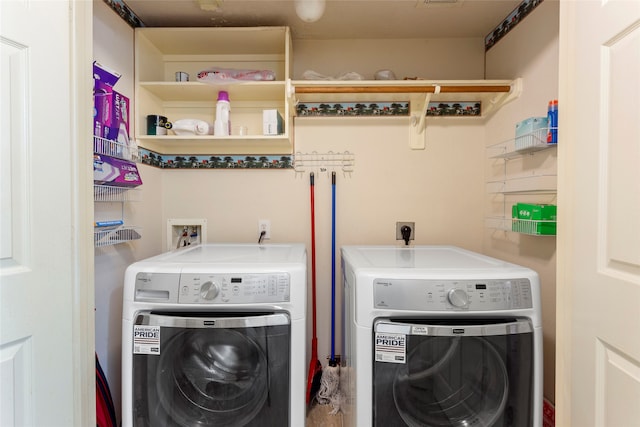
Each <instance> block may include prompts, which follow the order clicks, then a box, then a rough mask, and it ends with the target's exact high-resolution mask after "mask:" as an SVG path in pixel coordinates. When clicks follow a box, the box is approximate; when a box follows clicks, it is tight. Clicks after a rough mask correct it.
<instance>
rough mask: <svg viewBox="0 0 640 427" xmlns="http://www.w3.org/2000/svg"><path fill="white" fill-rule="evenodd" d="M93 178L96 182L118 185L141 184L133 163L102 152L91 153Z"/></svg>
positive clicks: (130, 185)
mask: <svg viewBox="0 0 640 427" xmlns="http://www.w3.org/2000/svg"><path fill="white" fill-rule="evenodd" d="M93 180H94V183H96V184H103V185H114V186H118V187H137V186H139V185H142V178H141V177H140V172H138V167H137V166H136V164H135V163H133V162H130V161H127V160H122V159H117V158H115V157H110V156H105V155H103V154H94V155H93Z"/></svg>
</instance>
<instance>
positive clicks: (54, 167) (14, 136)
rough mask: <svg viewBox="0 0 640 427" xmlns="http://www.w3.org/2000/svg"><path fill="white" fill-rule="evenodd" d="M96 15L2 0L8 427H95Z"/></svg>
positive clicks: (4, 404)
mask: <svg viewBox="0 0 640 427" xmlns="http://www.w3.org/2000/svg"><path fill="white" fill-rule="evenodd" d="M91 10H92V8H91V2H73V1H64V0H56V1H17V0H15V1H14V0H3V1H0V20H1V22H0V181H1V184H0V203H1V208H0V242H1V243H0V326H1V327H0V373H1V375H0V378H1V379H0V425H2V426H3V427H4V426H47V427H49V426H71V425H84V426H87V425H95V394H94V393H95V382H94V379H95V355H94V350H93V348H94V344H93V316H92V315H93V292H92V289H93V288H92V286H93V281H92V278H93V269H92V267H91V264H92V261H93V250H92V249H93V248H92V244H91V243H92V242H91V240H90V238H91V234H90V230H91V225H90V224H91V217H92V214H93V212H92V209H91V206H92V205H91V204H90V199H88V198H87V196H88V197H90V194H91V193H90V191H91V179H92V178H91V169H90V167H91V166H90V161H89V159H90V158H91V157H90V155H91V131H90V128H91V123H90V120H91V109H90V105H91V104H90V101H91V86H90V84H91V77H92V75H91V50H90V47H87V46H88V45H86V44H84V43H86V41H88V43H91V27H90V25H91ZM89 46H90V45H89ZM78 75H80V76H85V75H86V77H84V78H83V77H80V78H78V77H77V76H78ZM85 123H86V124H85ZM87 206H88V208H87Z"/></svg>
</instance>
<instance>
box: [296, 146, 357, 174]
mask: <svg viewBox="0 0 640 427" xmlns="http://www.w3.org/2000/svg"><path fill="white" fill-rule="evenodd" d="M355 161H356V156H355V154H353V153H350V152H348V151H345V152H343V153H334V152H333V151H329V152H327V153H317V152H315V151H314V152H312V153H301V152H297V153H296V154H295V155H294V158H293V169H294V170H295V172H296V175H297V174H304V173H306V172H315V173H318V174H320V173H324V172H326V173H327V174H329V173H331V172H340V171H341V172H342V173H343V175H344V176H347V175H349V176H350V175H351V173H352V172H353V170H354V167H355Z"/></svg>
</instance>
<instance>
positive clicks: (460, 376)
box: [373, 319, 534, 427]
mask: <svg viewBox="0 0 640 427" xmlns="http://www.w3.org/2000/svg"><path fill="white" fill-rule="evenodd" d="M373 338H374V339H373V343H374V344H373V345H374V348H373V354H374V363H373V365H374V366H373V375H374V377H373V378H374V379H373V384H374V389H373V394H374V396H373V403H374V405H373V420H374V426H380V427H382V426H384V427H390V426H398V427H400V426H402V427H404V426H411V427H414V426H422V427H454V426H456V427H457V426H460V427H462V426H486V427H490V426H491V427H507V426H513V427H527V426H531V425H532V402H533V393H532V390H533V386H534V384H533V357H534V353H533V328H532V326H531V324H530V322H529V321H528V320H511V321H507V322H505V321H504V320H501V321H495V322H491V321H487V320H486V319H484V320H482V321H479V322H473V321H472V322H469V321H464V322H451V321H446V322H442V323H441V322H433V321H430V322H428V323H427V322H425V323H423V322H416V321H415V320H412V321H411V323H409V322H406V321H402V320H395V321H394V320H392V319H385V320H378V321H377V322H376V323H375V327H374V337H373Z"/></svg>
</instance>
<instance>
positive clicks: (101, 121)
mask: <svg viewBox="0 0 640 427" xmlns="http://www.w3.org/2000/svg"><path fill="white" fill-rule="evenodd" d="M93 79H94V86H93V134H94V135H95V136H98V137H100V138H106V139H109V140H112V141H117V142H119V143H122V144H129V121H130V120H129V98H127V97H126V96H124V95H122V94H121V93H119V92H118V91H116V90H114V89H113V86H114V85H115V84H116V83H117V82H118V80H119V79H120V74H118V73H116V72H114V71H111V70H109V69H108V68H106V67H104V66H103V65H101V64H100V63H98V62H95V61H94V63H93Z"/></svg>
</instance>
